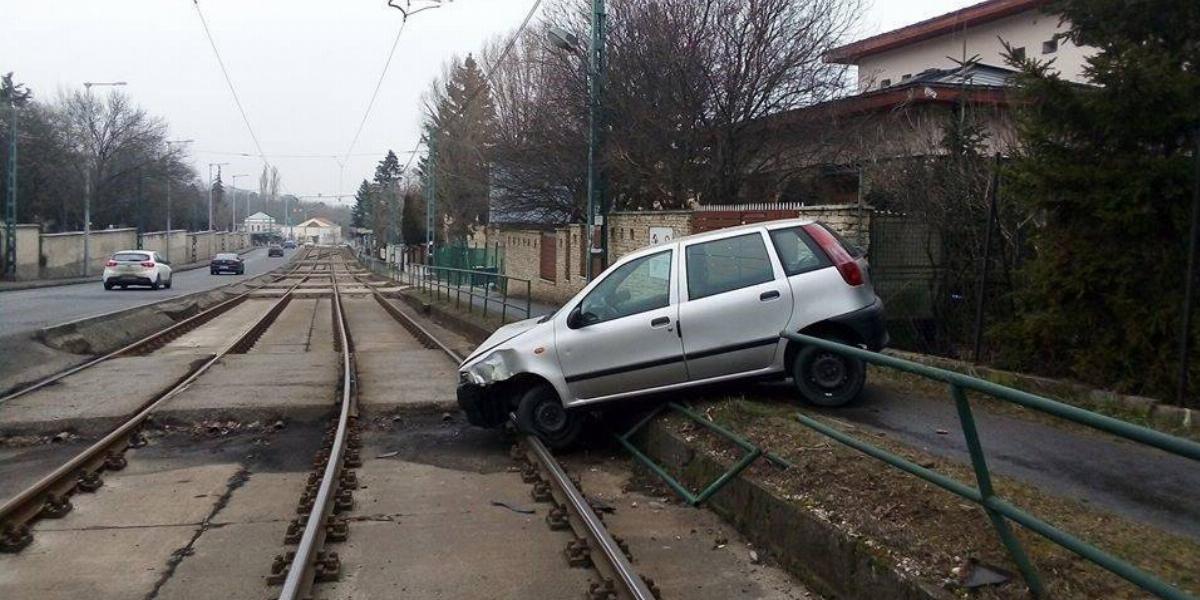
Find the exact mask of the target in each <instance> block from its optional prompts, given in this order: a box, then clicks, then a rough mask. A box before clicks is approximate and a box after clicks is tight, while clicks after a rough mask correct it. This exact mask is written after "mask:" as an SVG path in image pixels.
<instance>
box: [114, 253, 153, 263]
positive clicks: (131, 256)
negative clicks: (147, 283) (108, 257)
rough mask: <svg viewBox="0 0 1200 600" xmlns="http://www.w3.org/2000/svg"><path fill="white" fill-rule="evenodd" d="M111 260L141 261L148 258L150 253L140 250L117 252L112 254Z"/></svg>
mask: <svg viewBox="0 0 1200 600" xmlns="http://www.w3.org/2000/svg"><path fill="white" fill-rule="evenodd" d="M113 260H115V261H117V262H142V261H144V260H150V255H149V254H144V253H142V252H118V253H116V254H114V255H113Z"/></svg>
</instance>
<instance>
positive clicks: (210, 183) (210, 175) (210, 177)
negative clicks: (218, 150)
mask: <svg viewBox="0 0 1200 600" xmlns="http://www.w3.org/2000/svg"><path fill="white" fill-rule="evenodd" d="M227 164H229V163H227V162H223V163H208V230H209V231H212V230H213V221H212V217H213V215H212V212H213V207H212V202H213V201H212V189H213V173H212V168H213V167H217V173H220V172H221V167H223V166H225V165H227Z"/></svg>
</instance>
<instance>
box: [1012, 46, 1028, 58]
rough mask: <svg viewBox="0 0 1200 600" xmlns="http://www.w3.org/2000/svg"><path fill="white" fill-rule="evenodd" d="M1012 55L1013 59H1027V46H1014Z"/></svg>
mask: <svg viewBox="0 0 1200 600" xmlns="http://www.w3.org/2000/svg"><path fill="white" fill-rule="evenodd" d="M1012 57H1013V60H1025V46H1021V47H1020V48H1013V50H1012Z"/></svg>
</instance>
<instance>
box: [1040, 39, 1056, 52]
mask: <svg viewBox="0 0 1200 600" xmlns="http://www.w3.org/2000/svg"><path fill="white" fill-rule="evenodd" d="M1055 52H1058V40H1057V39H1053V40H1046V41H1044V42H1042V54H1054V53H1055Z"/></svg>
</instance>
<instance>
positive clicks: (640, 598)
mask: <svg viewBox="0 0 1200 600" xmlns="http://www.w3.org/2000/svg"><path fill="white" fill-rule="evenodd" d="M355 279H356V280H358V276H355ZM367 287H368V288H369V289H371V293H372V294H373V295H374V296H375V300H376V301H377V302H379V304H380V305H381V306H383V308H384V310H385V311H386V312H387V313H388V314H390V315H391V316H392V318H394V319H396V320H397V321H399V322H400V324H401V325H403V326H404V328H405V329H407V330H408V331H409V332H410V333H412V334H413V336H414V337H416V338H417V339H418V340H419V341H421V342H422V343H423V344H425V346H426V347H428V348H430V349H436V350H441V351H442V352H443V353H444V354H446V356H448V357H450V359H451V360H453V361H454V362H455V364H456V365H458V364H461V363H462V360H463V357H462V356H461V355H459V354H458V353H457V352H455V351H454V350H453V349H451V348H450V347H449V346H447V345H446V344H444V343H442V341H441V340H439V339H437V337H436V336H434V335H433V334H432V333H430V331H429V330H428V329H426V328H424V327H422V326H421V324H420V323H417V322H416V320H414V319H413V318H412V317H410V316H408V315H406V314H404V312H403V311H401V310H399V309H397V308H396V307H395V306H394V305H393V304H392V303H390V302H388V301H387V299H386V298H385V297H384V296H383V294H381V293H379V292H378V291H376V290H375V289H374V288H371V287H370V285H368V286H367ZM510 420H512V421H513V423H514V424H515V423H516V418H515V416H511V415H510ZM518 431H520V430H519V429H518ZM521 437H522V439H523V441H524V442H525V444H526V445H527V447H528V448H529V449H530V451H531V452H532V454H533V455H534V457H535V458H536V459H537V461H538V462H539V463H540V464H541V466H542V469H543V470H544V471H545V472H546V474H547V475H549V479H550V483H551V484H552V485H553V486H554V487H555V488H557V489H558V490H559V492H560V493H561V494H562V496H563V498H564V499H565V500H566V505H567V508H568V509H569V510H570V511H571V513H572V514H574V515H575V516H576V517H577V518H578V519H579V522H580V523H581V524H582V526H583V528H584V532H583V533H585V534H586V535H587V537H588V539H589V540H590V541H591V542H592V543H593V544H594V546H593V547H595V548H597V549H598V550H599V551H600V555H601V556H602V557H603V558H604V565H606V566H605V567H600V566H599V565H597V568H600V569H603V570H606V571H608V572H609V573H610V574H611V575H612V576H613V577H614V578H615V580H616V583H618V584H619V585H620V586H621V589H620V590H618V591H617V594H618V595H619V596H620V597H622V598H634V599H636V600H654V598H655V596H654V592H652V591H651V590H650V586H649V585H647V583H646V582H645V581H644V580H643V579H642V577H641V576H640V575H638V574H637V571H636V570H635V569H634V568H633V565H632V564H631V563H630V562H629V559H628V558H627V557H626V556H625V552H624V551H623V550H622V549H621V546H620V544H618V543H617V541H616V540H615V539H613V537H612V534H610V533H609V532H608V529H607V528H605V526H604V522H603V521H601V520H600V517H599V516H597V515H596V512H595V511H594V510H592V506H591V505H590V504H588V501H587V499H586V498H585V497H584V495H583V493H582V492H580V491H579V488H577V487H575V484H574V483H573V482H572V481H571V478H570V477H569V476H568V475H567V472H566V471H565V470H564V469H563V468H562V465H560V464H559V463H558V461H557V460H556V459H555V458H554V455H553V454H551V453H550V450H549V449H547V448H546V445H545V444H543V443H542V441H541V440H540V439H538V437H537V436H535V435H529V434H525V433H522V434H521ZM593 564H595V563H593Z"/></svg>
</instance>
